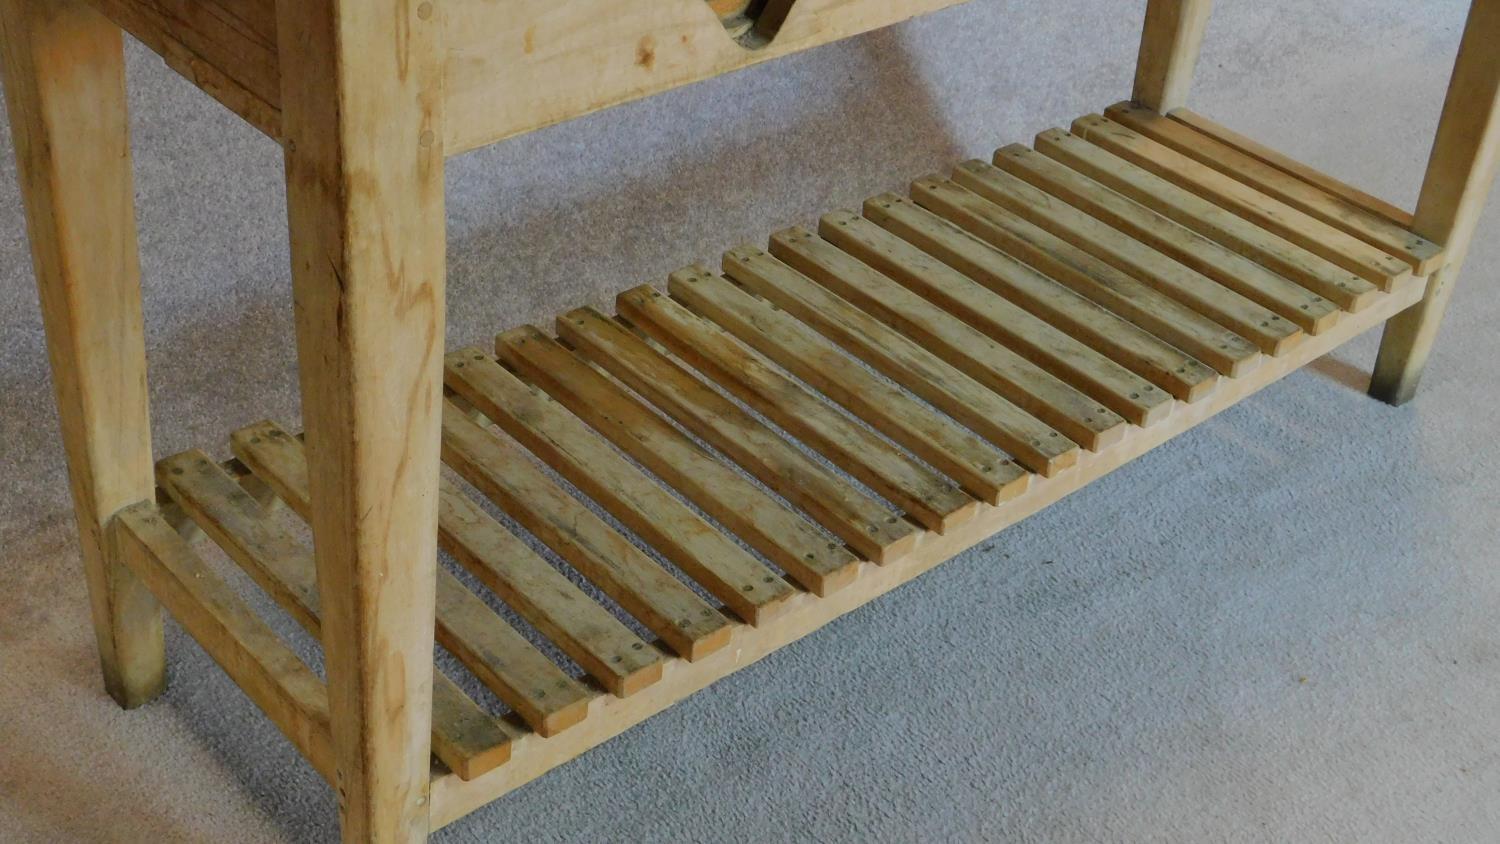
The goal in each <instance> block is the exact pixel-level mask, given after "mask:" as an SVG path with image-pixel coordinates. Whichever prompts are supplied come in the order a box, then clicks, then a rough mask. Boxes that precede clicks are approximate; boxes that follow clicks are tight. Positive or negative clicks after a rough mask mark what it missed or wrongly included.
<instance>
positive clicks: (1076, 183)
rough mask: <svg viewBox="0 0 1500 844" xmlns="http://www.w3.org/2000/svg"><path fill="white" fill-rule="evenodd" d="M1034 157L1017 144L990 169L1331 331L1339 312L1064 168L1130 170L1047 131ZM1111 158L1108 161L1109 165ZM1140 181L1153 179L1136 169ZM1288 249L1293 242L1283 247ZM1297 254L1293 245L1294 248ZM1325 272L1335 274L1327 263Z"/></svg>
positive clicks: (1313, 327)
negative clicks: (1113, 166) (1082, 166)
mask: <svg viewBox="0 0 1500 844" xmlns="http://www.w3.org/2000/svg"><path fill="white" fill-rule="evenodd" d="M1036 148H1037V151H1036V152H1033V151H1032V150H1028V149H1026V148H1025V147H1022V146H1012V147H1006V148H1005V149H1003V150H1001V151H1000V152H997V153H995V165H996V166H998V167H1000V168H1001V169H1003V170H1006V171H1008V172H1010V173H1013V174H1015V175H1017V176H1019V177H1021V178H1023V179H1025V180H1027V181H1029V182H1031V183H1032V184H1034V185H1036V186H1037V187H1040V188H1043V189H1045V190H1046V191H1047V192H1048V193H1051V194H1052V195H1054V196H1058V197H1061V198H1062V199H1064V200H1066V201H1067V202H1070V203H1072V204H1073V205H1075V206H1077V207H1079V208H1081V209H1083V210H1084V211H1087V212H1088V213H1090V214H1092V215H1093V216H1095V217H1097V218H1099V219H1101V220H1103V221H1105V222H1106V223H1109V224H1110V225H1112V226H1114V227H1115V228H1117V229H1119V230H1121V231H1123V232H1125V233H1127V234H1129V235H1130V236H1131V237H1134V238H1137V239H1138V240H1140V241H1141V242H1143V243H1146V244H1149V245H1150V246H1152V247H1153V248H1155V249H1158V250H1160V251H1162V252H1163V253H1165V254H1167V255H1169V256H1171V257H1172V258H1174V259H1176V260H1177V261H1180V262H1181V263H1183V264H1185V265H1187V266H1189V267H1191V268H1193V269H1195V270H1197V271H1198V272H1200V273H1203V274H1204V275H1206V276H1208V277H1209V278H1211V279H1213V280H1215V281H1217V282H1219V283H1220V284H1222V285H1224V286H1225V287H1227V288H1229V289H1230V290H1233V291H1235V292H1236V293H1239V294H1240V295H1241V296H1244V297H1245V298H1246V299H1249V300H1250V301H1252V302H1255V303H1256V304H1258V305H1260V306H1262V307H1264V308H1266V309H1268V310H1270V311H1272V312H1273V313H1275V314H1277V315H1278V316H1280V317H1281V318H1283V319H1287V320H1291V321H1292V322H1293V323H1294V324H1296V325H1297V326H1298V327H1300V328H1302V329H1303V330H1305V331H1308V332H1311V333H1313V334H1317V333H1319V332H1321V331H1324V330H1326V329H1327V328H1329V327H1330V326H1332V325H1333V324H1334V323H1335V322H1336V321H1337V320H1338V318H1339V314H1340V313H1341V312H1340V310H1339V307H1338V306H1337V305H1335V304H1334V303H1333V302H1330V301H1328V300H1327V299H1325V298H1323V297H1322V296H1319V295H1317V294H1316V293H1313V292H1312V291H1310V290H1308V289H1307V288H1305V287H1301V286H1299V285H1297V284H1295V283H1293V282H1291V281H1288V280H1287V279H1286V278H1283V277H1282V276H1280V275H1277V274H1276V273H1273V272H1271V271H1270V270H1268V269H1266V268H1265V267H1263V266H1261V265H1260V264H1257V263H1256V262H1255V261H1252V260H1251V259H1249V258H1247V257H1245V256H1243V255H1241V254H1239V253H1238V252H1235V251H1233V250H1231V249H1228V248H1226V247H1224V246H1222V245H1220V244H1219V243H1217V242H1215V241H1213V240H1210V239H1209V238H1207V237H1205V236H1203V235H1201V234H1199V233H1198V232H1196V231H1194V230H1192V229H1191V228H1188V227H1187V226H1183V225H1180V224H1178V223H1175V222H1173V221H1172V220H1171V219H1168V218H1167V217H1166V216H1164V215H1162V214H1159V213H1157V212H1156V211H1153V210H1152V209H1150V208H1148V207H1146V206H1145V205H1142V204H1141V203H1139V202H1136V201H1135V200H1133V199H1128V198H1126V197H1125V196H1123V195H1121V194H1118V193H1116V192H1115V191H1113V190H1111V189H1109V188H1108V187H1106V186H1105V185H1104V184H1102V183H1100V182H1099V181H1096V180H1094V179H1092V178H1090V177H1089V176H1086V175H1084V173H1083V172H1080V168H1075V167H1073V166H1070V164H1069V162H1073V161H1080V160H1082V161H1089V162H1090V163H1091V165H1092V166H1093V167H1103V168H1107V167H1109V166H1110V165H1111V164H1117V165H1118V166H1121V167H1130V166H1131V165H1129V164H1126V163H1125V162H1123V161H1120V160H1119V159H1116V158H1114V157H1113V156H1111V155H1110V154H1109V153H1107V152H1105V151H1104V150H1102V149H1100V148H1098V147H1096V146H1094V145H1093V144H1091V143H1089V142H1087V141H1085V140H1084V139H1082V138H1080V137H1078V136H1076V135H1072V134H1069V133H1068V132H1064V131H1062V130H1061V129H1052V130H1048V131H1046V132H1043V133H1041V134H1040V135H1038V136H1037V138H1036ZM1111 159H1113V161H1111ZM1140 175H1141V176H1143V177H1147V178H1155V177H1154V176H1151V175H1150V174H1149V173H1146V172H1144V171H1141V173H1140ZM1287 245H1288V246H1289V247H1290V246H1291V244H1287ZM1293 248H1295V247H1293ZM1329 269H1331V270H1335V271H1337V270H1336V268H1334V267H1333V266H1332V265H1329Z"/></svg>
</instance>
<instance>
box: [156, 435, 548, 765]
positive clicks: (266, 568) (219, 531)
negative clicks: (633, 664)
mask: <svg viewBox="0 0 1500 844" xmlns="http://www.w3.org/2000/svg"><path fill="white" fill-rule="evenodd" d="M248 440H254V442H249V441H248ZM237 450H238V451H242V452H244V454H245V456H246V457H247V458H248V460H247V461H246V462H247V465H249V466H250V467H252V470H253V471H254V472H255V473H256V474H255V477H258V478H262V479H264V483H265V484H266V486H267V488H268V489H269V490H270V491H271V495H272V500H275V501H278V502H280V501H285V502H286V503H287V504H288V506H289V507H291V509H292V510H294V511H295V512H297V513H298V514H299V515H301V516H303V517H304V518H305V517H306V516H307V514H308V509H309V507H308V500H307V496H308V490H307V462H306V460H305V458H304V457H303V456H302V445H301V443H299V442H297V440H296V439H295V438H293V437H291V436H290V435H289V434H285V433H284V432H282V431H281V430H280V429H279V428H276V427H274V426H272V427H271V428H270V429H269V430H267V429H266V428H265V426H261V427H259V428H257V429H254V433H252V434H251V435H250V436H249V437H248V439H247V441H246V444H245V447H244V448H240V449H237ZM156 472H157V477H158V478H159V479H160V482H161V487H162V488H163V489H164V490H165V491H166V492H167V493H168V495H170V496H171V498H172V500H173V502H174V504H175V505H176V506H178V507H179V508H181V509H182V510H183V511H185V513H186V514H187V515H188V516H189V517H190V518H191V519H192V520H193V523H194V524H195V525H197V526H198V527H199V528H200V529H201V530H202V531H203V532H204V533H206V534H208V536H209V537H210V538H211V539H212V540H213V541H214V542H215V543H216V544H217V545H218V546H219V547H220V548H222V549H224V551H225V553H226V554H228V555H229V557H230V559H232V560H234V561H235V563H237V564H238V565H239V566H240V567H241V568H242V569H244V570H245V572H246V573H247V574H249V575H250V577H251V578H252V579H253V580H254V581H255V582H256V584H257V585H259V586H260V587H261V589H262V590H264V591H265V592H266V594H268V595H270V596H271V597H272V599H274V600H275V601H276V603H277V604H279V605H280V606H281V608H282V609H283V610H285V611H286V612H287V614H288V615H290V616H291V617H292V618H293V619H294V620H295V621H296V622H297V623H298V624H300V625H302V627H303V629H305V630H306V631H307V632H308V633H309V634H310V635H312V636H313V637H314V638H318V639H321V637H322V626H321V622H320V620H319V606H318V603H319V602H318V585H317V567H316V565H315V563H314V562H313V557H312V554H311V552H310V551H309V550H308V549H307V548H306V547H305V546H304V545H303V544H302V543H301V542H299V541H298V540H297V539H296V538H295V537H293V536H292V535H291V534H290V533H289V532H287V531H286V530H285V529H284V528H283V527H281V526H279V525H277V524H276V523H275V522H274V521H272V520H271V519H270V518H269V513H270V508H269V506H268V504H267V503H265V502H262V501H259V500H256V499H255V498H254V497H252V496H251V495H250V494H249V493H248V492H246V491H245V490H244V489H243V488H242V484H241V483H237V482H236V480H235V479H234V478H233V477H231V476H230V475H229V474H228V473H227V472H224V471H223V470H222V469H221V468H220V466H219V465H218V464H217V463H215V462H214V461H213V460H211V459H209V457H208V455H206V454H204V453H202V452H201V451H197V450H193V451H188V452H184V453H182V454H179V455H175V456H173V457H169V458H166V459H164V460H162V461H160V462H159V463H157V467H156ZM179 532H180V528H179ZM432 679H433V707H434V713H435V714H434V716H433V725H432V744H433V749H434V753H435V755H437V757H438V759H439V760H440V761H442V762H443V764H445V765H447V766H448V769H449V770H451V771H453V772H454V773H456V774H458V775H459V776H461V777H462V778H464V779H471V778H473V777H475V776H478V775H479V774H482V773H484V772H486V771H488V770H490V769H491V768H493V767H495V766H496V765H499V764H501V763H503V762H504V761H505V760H506V759H509V758H510V742H511V741H512V740H513V739H515V738H516V737H517V736H518V735H520V732H519V731H518V730H516V729H515V728H513V727H511V726H510V725H509V724H507V723H506V722H504V721H501V720H499V719H496V718H495V717H493V716H491V715H490V714H489V713H487V712H485V711H484V710H483V709H481V708H480V707H479V704H477V703H475V702H474V700H473V699H472V698H470V697H469V696H468V694H467V693H465V692H464V691H463V690H462V689H460V688H459V687H458V685H457V684H455V683H454V682H453V681H452V680H449V679H448V678H447V677H446V676H444V675H443V674H442V673H441V672H440V671H438V670H437V669H433V673H432ZM437 713H441V717H440V716H439V715H438V714H437Z"/></svg>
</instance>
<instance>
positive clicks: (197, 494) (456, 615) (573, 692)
mask: <svg viewBox="0 0 1500 844" xmlns="http://www.w3.org/2000/svg"><path fill="white" fill-rule="evenodd" d="M289 456H290V455H289ZM266 468H267V469H271V470H277V469H280V470H285V472H286V475H285V476H280V475H276V476H273V475H267V479H268V481H269V482H270V483H271V484H272V485H273V486H274V487H275V488H276V489H284V490H287V491H288V493H289V497H290V498H293V499H300V500H302V501H305V500H306V495H307V468H306V463H305V461H301V462H300V465H294V464H292V463H291V461H282V462H277V463H270V464H267V465H266ZM157 477H158V478H159V480H160V482H161V485H162V486H163V487H164V488H165V489H167V490H168V492H170V493H171V495H172V497H173V498H174V499H175V500H176V501H177V503H178V504H180V505H181V506H182V507H183V509H185V510H186V511H187V512H188V513H189V514H191V515H192V517H193V519H194V521H196V522H197V523H198V524H199V526H200V527H202V528H203V530H204V532H206V533H207V534H208V535H209V536H210V537H212V538H213V540H214V541H215V542H217V543H218V544H219V546H220V547H222V548H223V549H224V550H225V551H226V552H227V553H228V554H229V556H230V557H232V558H233V559H234V560H235V561H236V562H238V563H239V564H240V565H241V566H242V567H243V568H244V569H245V570H246V571H248V572H250V573H251V575H252V576H254V577H255V579H256V580H257V581H258V582H259V583H261V584H262V587H263V588H265V590H266V591H267V592H268V593H270V594H271V595H272V596H273V597H275V598H276V599H277V601H278V603H280V604H282V605H283V606H284V607H286V608H287V609H288V610H289V611H290V612H291V613H292V615H293V616H294V617H295V618H297V619H298V621H299V622H300V623H301V624H302V625H303V626H304V627H305V628H307V629H308V631H309V632H311V633H313V634H314V635H319V633H320V630H319V621H318V604H319V598H318V592H317V576H316V566H315V565H314V563H313V559H312V553H311V552H310V551H309V550H308V549H307V548H306V547H305V546H304V545H303V544H302V543H301V542H299V541H298V540H297V539H296V538H295V537H294V536H293V535H292V534H291V533H290V532H289V531H288V530H287V529H286V528H285V527H283V526H281V525H279V524H277V523H275V522H273V521H271V520H269V519H267V518H266V514H265V511H264V508H263V507H262V506H261V505H260V504H259V503H257V502H256V501H255V500H254V499H252V498H251V497H250V496H249V495H248V494H246V493H245V492H244V491H243V490H241V489H240V488H239V485H238V484H236V483H234V480H233V479H232V478H230V477H229V476H228V475H227V474H226V473H224V472H223V470H221V469H220V468H219V467H218V465H217V464H215V463H214V462H213V461H212V460H210V459H209V458H208V455H206V454H203V453H202V452H199V451H189V452H184V453H183V454H180V455H177V456H174V457H169V458H167V459H165V460H163V461H161V462H160V463H158V464H157ZM294 509H297V510H298V511H299V512H302V513H306V512H307V510H306V508H305V507H298V508H294ZM436 615H437V639H438V641H439V642H440V643H441V644H442V645H443V647H444V648H446V649H448V650H449V651H450V652H451V653H453V655H454V656H457V657H458V659H459V661H460V662H462V663H463V664H464V665H465V666H466V667H467V668H468V669H469V670H470V671H472V672H473V673H474V675H475V676H476V677H478V678H479V679H480V680H481V681H483V682H484V684H485V685H486V686H488V687H489V688H490V690H491V691H493V692H494V693H495V694H496V696H498V697H499V698H500V699H501V700H502V701H504V702H505V703H506V705H508V706H510V707H511V708H512V709H514V710H515V711H516V713H517V714H518V715H520V716H521V718H522V719H524V720H525V721H526V723H528V724H530V725H531V728H532V729H534V730H536V731H537V732H539V733H541V734H542V735H554V734H556V733H557V732H559V731H561V730H564V729H567V728H568V727H571V726H572V725H574V724H576V723H578V721H579V720H581V719H582V718H583V715H584V712H585V711H586V709H585V705H586V702H587V700H588V698H589V697H591V696H592V695H591V694H590V693H589V692H588V691H587V690H586V689H584V688H583V687H582V686H580V685H579V684H577V683H576V682H574V681H573V680H572V679H571V678H570V677H568V676H567V675H566V674H564V673H562V671H561V670H560V669H558V668H557V667H556V666H555V665H553V664H552V663H551V662H549V661H548V660H547V659H546V657H544V656H542V655H541V653H539V652H538V651H537V650H536V648H535V647H533V646H532V645H531V644H530V643H529V642H528V641H526V639H525V638H523V637H522V636H521V635H520V634H518V633H516V632H515V630H513V629H512V628H511V627H510V625H509V624H508V623H506V621H505V620H504V619H502V618H500V617H499V616H498V615H496V614H495V612H494V611H493V610H491V609H490V608H489V607H488V606H487V605H486V604H485V603H484V602H483V601H481V600H480V599H479V598H477V597H475V595H474V594H473V593H472V592H470V591H469V590H468V588H467V587H465V586H464V585H463V584H462V583H460V582H459V581H458V579H457V578H455V577H454V576H453V575H451V574H449V573H448V572H447V571H446V570H444V569H441V568H440V569H438V571H437V613H436ZM436 677H437V672H436V671H435V670H434V678H436ZM435 682H437V681H436V679H435Z"/></svg>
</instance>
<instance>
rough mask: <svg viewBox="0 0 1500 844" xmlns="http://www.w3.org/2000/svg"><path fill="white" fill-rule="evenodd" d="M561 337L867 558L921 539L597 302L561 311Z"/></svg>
mask: <svg viewBox="0 0 1500 844" xmlns="http://www.w3.org/2000/svg"><path fill="white" fill-rule="evenodd" d="M557 327H558V335H559V336H560V337H561V338H562V339H563V340H565V341H566V342H568V343H569V344H571V345H572V346H573V347H574V348H576V349H578V350H579V353H580V354H582V355H583V356H585V357H587V358H588V359H589V360H591V361H593V362H594V363H595V364H596V365H598V366H599V367H600V368H602V369H604V370H606V371H608V372H609V373H610V374H611V375H613V376H615V377H616V378H618V379H620V381H621V382H622V383H624V384H626V385H627V386H629V387H630V388H631V389H632V390H635V391H636V392H637V393H640V394H641V395H642V396H644V397H646V398H647V399H649V400H650V401H651V402H652V403H653V404H655V405H656V406H657V407H659V408H661V409H662V410H663V411H665V412H667V413H668V414H669V415H671V417H672V418H673V419H675V420H677V422H678V423H679V424H681V425H682V426H683V427H685V428H687V429H688V430H689V431H692V432H693V433H694V434H695V435H697V436H698V437H701V438H702V439H703V440H704V441H705V442H707V443H708V444H709V445H710V446H712V447H713V448H715V449H717V450H718V451H720V452H722V453H723V454H725V455H726V456H727V457H729V458H730V459H731V460H733V461H734V462H735V463H737V464H739V466H740V467H741V468H743V469H744V470H745V471H747V472H749V473H750V474H751V475H753V476H755V477H756V478H758V479H760V481H761V483H764V484H765V485H766V486H768V487H770V488H771V489H772V490H774V491H775V492H776V493H777V494H778V495H780V496H782V497H783V498H785V499H787V500H788V501H790V502H792V503H793V504H795V505H797V506H798V507H800V508H801V509H802V510H804V511H805V512H806V513H807V514H808V515H810V516H812V517H813V518H814V519H816V520H817V521H818V523H819V524H821V525H822V526H823V527H824V528H825V529H827V530H828V531H829V532H830V533H833V534H834V535H835V536H838V537H839V538H840V539H842V540H843V541H844V542H846V543H848V545H849V547H851V548H853V549H854V550H855V551H856V552H858V553H859V554H861V555H863V556H864V557H866V558H867V559H871V560H875V561H877V562H888V561H890V560H892V559H895V558H896V557H899V556H900V555H902V554H904V553H906V552H907V551H909V550H910V549H911V547H912V545H913V544H914V543H915V542H916V537H917V534H918V530H917V528H916V526H915V525H913V524H912V523H910V522H908V521H906V520H905V519H903V518H901V516H900V514H898V513H897V512H895V511H894V510H892V509H891V508H890V507H889V506H887V505H886V504H885V502H883V501H879V500H877V499H875V498H874V497H872V496H870V495H868V494H866V493H865V492H863V491H861V490H860V489H858V488H857V487H855V486H854V485H853V484H852V483H850V482H849V481H847V480H845V479H844V478H843V477H841V476H840V475H839V474H838V473H837V472H835V471H834V470H833V469H830V468H828V467H826V466H824V465H823V464H821V463H819V462H818V461H816V460H813V459H812V458H811V457H809V456H808V455H806V454H804V453H803V452H802V451H800V450H798V449H797V448H796V447H795V446H794V445H792V444H791V443H789V442H787V441H786V440H785V439H784V438H782V436H781V435H780V434H778V433H776V431H774V430H772V429H771V428H770V427H769V426H768V425H766V424H765V423H763V422H761V421H760V420H759V419H757V418H755V416H754V415H752V414H751V413H750V412H749V411H747V410H745V409H743V408H741V407H740V406H739V405H737V404H735V403H734V402H732V401H730V400H729V399H728V398H726V397H725V396H724V395H723V394H721V393H719V392H718V391H716V390H714V389H713V388H711V387H709V386H708V385H707V384H704V383H703V382H702V381H700V380H698V379H697V378H694V377H693V376H692V374H691V373H689V372H688V371H687V370H685V369H683V368H682V367H681V366H679V365H678V364H677V363H676V362H675V361H673V360H672V359H671V358H670V357H668V356H667V355H665V354H663V353H662V352H661V351H659V350H658V349H656V348H655V347H653V346H652V345H650V344H649V343H648V342H647V341H646V340H644V339H642V338H641V337H638V336H637V335H635V334H633V333H631V332H630V330H629V329H627V328H625V327H624V326H622V325H621V324H620V323H618V322H616V321H614V320H612V319H610V318H609V317H607V316H605V315H604V314H601V313H599V312H598V311H596V310H593V309H592V308H579V309H577V310H573V311H569V312H568V313H566V314H564V315H562V316H561V317H558V320H557Z"/></svg>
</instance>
